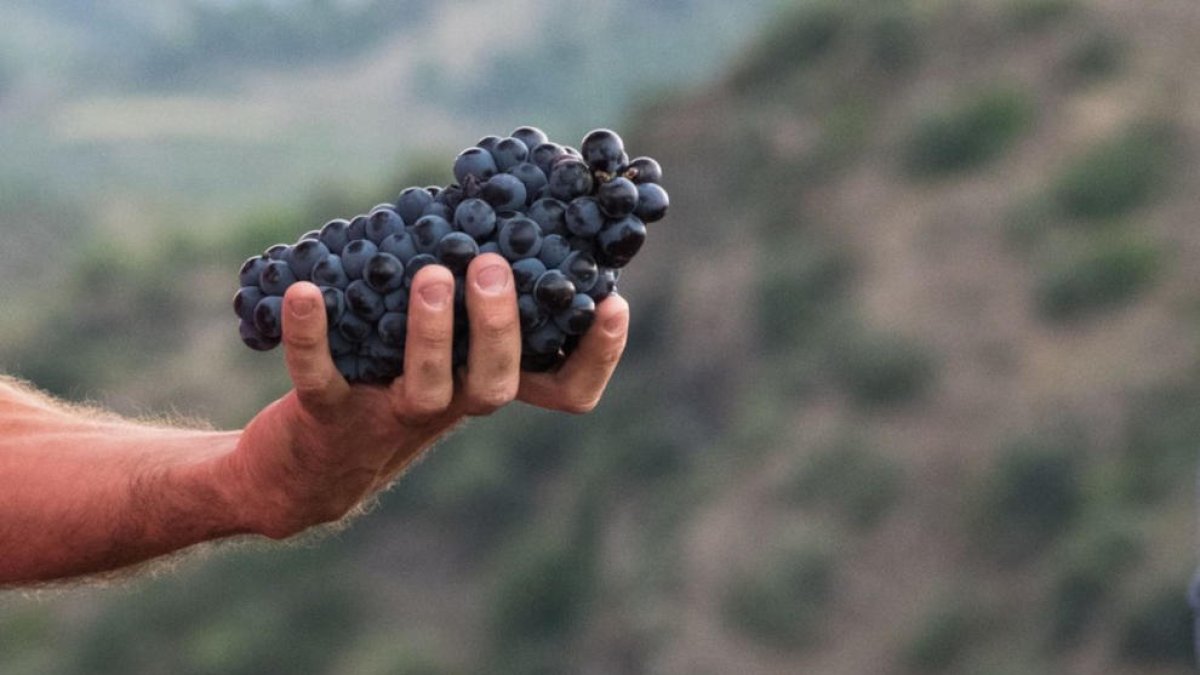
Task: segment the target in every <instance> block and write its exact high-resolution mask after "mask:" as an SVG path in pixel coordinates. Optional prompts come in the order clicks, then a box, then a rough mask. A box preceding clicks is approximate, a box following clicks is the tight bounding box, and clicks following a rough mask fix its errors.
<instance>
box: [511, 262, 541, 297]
mask: <svg viewBox="0 0 1200 675" xmlns="http://www.w3.org/2000/svg"><path fill="white" fill-rule="evenodd" d="M512 273H513V281H514V283H515V284H516V287H517V292H518V293H532V292H533V285H534V284H535V283H536V282H537V280H538V278H540V277H541V276H542V275H543V274H545V273H546V265H545V264H544V263H542V261H541V260H538V259H537V258H522V259H520V260H518V261H516V262H514V263H513V264H512Z"/></svg>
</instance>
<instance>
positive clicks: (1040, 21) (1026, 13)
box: [1005, 0, 1078, 31]
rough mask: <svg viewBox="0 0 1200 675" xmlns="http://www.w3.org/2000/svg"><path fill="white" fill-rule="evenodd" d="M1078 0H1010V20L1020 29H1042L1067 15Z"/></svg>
mask: <svg viewBox="0 0 1200 675" xmlns="http://www.w3.org/2000/svg"><path fill="white" fill-rule="evenodd" d="M1077 6H1078V0H1009V3H1008V5H1007V6H1006V7H1005V11H1006V13H1007V15H1008V21H1009V23H1010V24H1012V26H1013V27H1014V28H1016V29H1018V30H1022V31H1028V30H1040V29H1042V28H1045V27H1047V26H1049V25H1051V24H1053V23H1055V22H1057V21H1059V20H1061V19H1062V18H1064V17H1066V16H1067V15H1068V14H1070V13H1071V11H1072V10H1074V9H1075V8H1076V7H1077Z"/></svg>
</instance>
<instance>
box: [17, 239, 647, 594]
mask: <svg viewBox="0 0 1200 675" xmlns="http://www.w3.org/2000/svg"><path fill="white" fill-rule="evenodd" d="M466 283H467V308H468V312H469V313H470V315H471V347H470V350H471V351H470V354H469V358H468V366H467V368H466V370H465V372H462V373H460V374H459V377H458V379H457V382H456V379H455V377H454V373H453V372H452V369H451V360H452V359H451V346H452V342H453V340H452V336H453V328H454V318H453V306H454V302H453V278H452V277H451V275H450V273H449V271H448V270H446V269H445V268H442V267H439V266H429V267H426V268H424V269H422V270H421V272H420V273H419V274H418V275H417V278H416V279H415V280H414V283H413V289H412V291H413V292H412V298H413V300H412V302H411V305H410V308H409V330H408V336H409V337H408V344H407V346H406V349H405V373H406V374H405V376H403V377H401V378H399V379H397V380H396V381H395V382H393V383H392V385H391V386H389V387H377V386H365V385H353V386H352V385H350V384H348V383H347V382H346V381H345V380H344V379H342V377H341V376H340V375H339V374H338V373H337V370H336V369H335V367H334V365H333V362H332V360H331V359H330V356H329V346H328V343H327V341H326V337H325V336H326V323H325V313H324V311H323V306H324V305H323V302H322V299H321V295H320V292H319V291H318V289H317V288H316V287H315V286H312V285H311V284H307V283H301V284H296V285H294V286H293V287H292V288H290V289H289V290H288V294H287V296H286V298H285V302H284V305H285V306H284V346H285V358H286V361H287V366H288V371H289V373H290V375H291V377H292V382H293V385H294V387H295V388H294V389H293V390H292V391H290V392H289V393H288V394H287V395H285V396H284V397H283V398H281V399H279V400H278V401H276V402H274V403H272V404H271V405H269V406H268V407H267V408H266V409H264V410H263V411H262V412H261V413H259V414H258V415H257V416H256V417H255V418H254V419H253V420H252V421H251V422H250V424H248V425H247V426H246V428H245V429H244V430H242V431H240V432H207V431H193V430H181V429H170V428H161V427H154V426H147V425H142V424H138V423H134V422H129V421H125V420H121V419H118V418H115V417H111V416H107V415H103V414H98V413H95V412H91V411H84V410H79V409H73V408H70V407H67V406H63V405H61V404H58V403H56V402H54V401H52V400H50V399H48V398H46V397H44V396H41V395H39V394H37V393H35V392H33V391H31V390H29V389H27V388H24V387H22V386H19V385H17V384H16V383H13V382H9V381H4V382H0V552H2V553H0V585H13V584H22V583H30V582H38V581H49V580H53V579H61V578H65V577H72V576H79V575H87V574H96V573H100V572H105V571H109V570H114V569H117V568H121V567H125V566H129V565H133V564H136V563H139V562H142V561H145V560H148V559H151V558H154V557H157V556H161V555H165V554H168V553H170V552H173V551H176V550H179V549H182V548H186V547H188V546H191V545H194V544H197V543H200V542H204V541H209V540H213V539H219V538H223V537H228V536H232V535H237V534H260V535H265V536H268V537H271V538H276V539H280V538H285V537H288V536H291V535H293V534H295V533H297V532H300V531H302V530H304V529H307V528H308V527H311V526H313V525H317V524H320V523H326V522H331V521H334V520H338V519H340V518H342V517H344V516H345V515H346V514H347V513H349V512H350V511H351V510H353V509H354V508H355V507H356V506H357V505H358V504H359V503H361V501H362V500H363V499H365V498H367V497H369V496H370V495H372V494H373V493H375V492H376V491H378V490H379V489H381V488H383V487H385V486H387V485H388V484H390V483H391V482H392V481H393V480H394V479H395V477H396V476H397V475H399V474H400V473H401V472H402V471H403V470H404V468H405V467H406V466H408V465H409V464H410V463H411V462H412V461H413V460H414V459H415V458H416V457H418V456H419V455H420V454H421V453H422V452H423V451H425V450H426V449H427V448H428V447H429V446H430V445H432V444H433V443H434V442H435V441H436V439H437V438H439V437H440V436H441V435H442V434H444V433H445V432H446V431H447V430H448V429H450V428H451V427H452V426H454V425H455V424H457V423H458V422H459V421H460V420H461V419H463V418H464V417H466V416H469V415H484V414H489V413H491V412H492V411H494V410H496V409H497V408H499V407H501V406H503V405H505V404H506V403H508V402H510V401H512V400H514V399H520V400H523V401H526V402H528V403H531V404H534V405H538V406H542V407H547V408H554V409H559V410H565V411H569V412H586V411H588V410H590V409H591V408H592V407H594V406H595V404H596V403H597V402H598V400H599V398H600V395H601V393H602V392H603V390H604V387H605V385H606V384H607V382H608V379H609V377H610V376H611V374H612V371H613V368H614V367H615V366H616V363H617V361H618V360H619V359H620V356H621V352H622V350H623V349H624V345H625V336H626V331H627V325H628V306H627V305H626V304H625V301H624V300H622V299H621V298H619V297H617V296H613V297H611V298H609V299H608V300H606V301H605V302H603V303H601V305H600V306H599V307H598V309H597V320H596V324H595V325H594V326H593V328H592V329H591V330H590V331H589V332H588V334H587V335H586V336H584V339H583V341H582V342H581V344H580V347H579V349H578V351H576V353H575V354H574V355H573V356H572V357H571V359H569V360H568V362H567V363H566V364H564V366H563V367H562V369H560V370H559V371H558V372H557V373H554V374H528V373H521V372H520V370H519V368H520V350H521V337H520V327H519V323H518V318H517V308H516V296H515V291H514V288H513V280H512V274H511V270H510V268H509V266H508V264H507V263H506V262H505V261H504V260H503V259H502V258H499V257H498V256H495V255H494V254H487V255H482V256H479V258H477V259H476V260H475V261H474V262H473V263H472V265H471V267H470V269H469V271H468V275H467V281H466Z"/></svg>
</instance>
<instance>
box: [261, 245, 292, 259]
mask: <svg viewBox="0 0 1200 675" xmlns="http://www.w3.org/2000/svg"><path fill="white" fill-rule="evenodd" d="M291 254H292V247H291V246H288V245H287V244H275V245H274V246H272V247H270V248H268V249H267V250H266V251H263V255H264V256H266V257H267V258H268V259H270V260H287V259H288V256H289V255H291Z"/></svg>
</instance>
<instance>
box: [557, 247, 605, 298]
mask: <svg viewBox="0 0 1200 675" xmlns="http://www.w3.org/2000/svg"><path fill="white" fill-rule="evenodd" d="M558 269H559V270H561V271H562V273H563V274H565V275H567V278H568V279H570V280H571V283H573V284H575V292H576V293H581V294H582V293H587V292H588V291H590V290H592V287H594V286H595V285H596V280H597V279H598V278H599V277H600V268H599V267H598V266H597V265H596V259H595V258H593V257H592V254H590V253H586V252H584V251H575V252H574V253H572V254H570V255H568V256H567V258H566V259H565V260H563V261H562V264H560V265H559V266H558Z"/></svg>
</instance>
